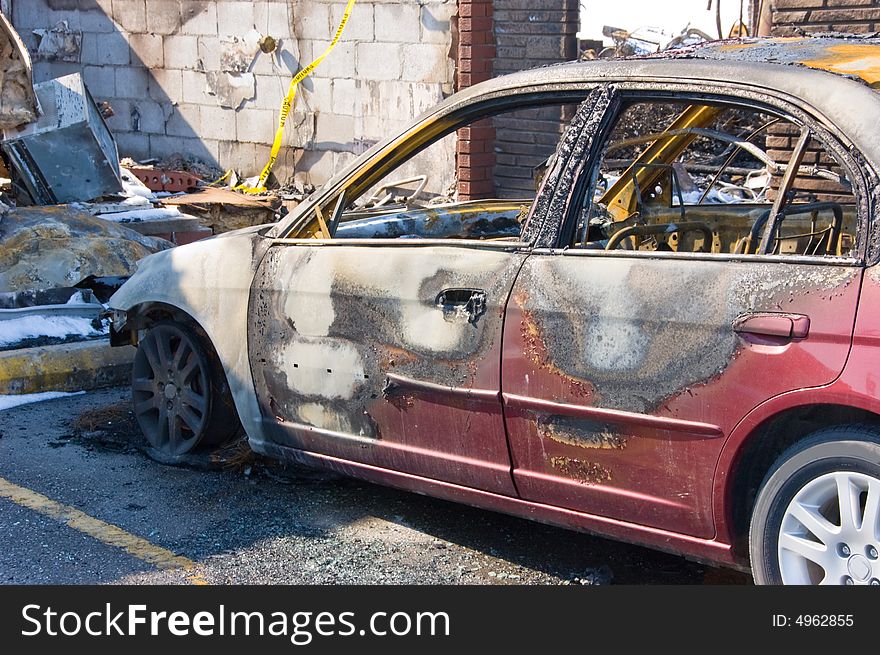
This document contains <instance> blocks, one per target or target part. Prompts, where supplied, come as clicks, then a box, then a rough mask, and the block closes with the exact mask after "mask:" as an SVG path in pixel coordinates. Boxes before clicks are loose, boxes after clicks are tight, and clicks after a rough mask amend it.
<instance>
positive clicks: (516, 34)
mask: <svg viewBox="0 0 880 655" xmlns="http://www.w3.org/2000/svg"><path fill="white" fill-rule="evenodd" d="M578 11H579V10H578V2H577V1H576V0H495V24H494V29H495V43H496V48H497V55H496V57H495V68H494V71H495V74H496V75H502V74H504V73H512V72H514V71H518V70H523V69H526V68H533V67H536V66H543V65H547V64H552V63H556V62H559V61H565V60H570V59H574V58H575V57H576V56H577V39H576V33H577V29H578V21H579V15H578ZM568 118H570V117H569V116H568V115H566V114H565V113H564V112H561V111H560V110H558V109H557V110H550V109H541V110H524V111H520V112H516V113H514V114H509V115H506V116H504V117H499V118H496V119H495V129H496V131H497V133H498V138H497V139H496V142H495V171H494V178H495V185H496V194H497V195H499V196H501V197H529V196H531V195H534V191H535V183H534V179H533V177H532V169H533V168H534V167H535V166H537V165H539V164H540V163H541V162H543V161H544V160H545V159H547V157H549V156H550V155H551V154H553V151H554V150H555V147H556V145H557V143H558V142H559V137H560V135H561V133H562V130H563V129H564V126H565V124H566V123H567V120H568Z"/></svg>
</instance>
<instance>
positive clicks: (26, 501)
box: [0, 478, 208, 585]
mask: <svg viewBox="0 0 880 655" xmlns="http://www.w3.org/2000/svg"><path fill="white" fill-rule="evenodd" d="M0 497H3V498H8V499H9V500H11V501H12V502H13V503H15V504H16V505H20V506H22V507H27V508H28V509H32V510H34V511H35V512H39V513H40V514H42V515H43V516H48V517H49V518H52V519H55V520H56V521H59V522H61V523H64V524H65V525H67V526H70V527H71V528H73V529H74V530H79V531H80V532H82V533H84V534H87V535H89V536H90V537H93V538H95V539H97V540H98V541H101V542H103V543H105V544H107V545H108V546H115V547H116V548H122V549H123V550H124V551H126V552H127V553H129V554H130V555H133V556H134V557H137V558H138V559H139V560H141V561H143V562H146V563H148V564H152V565H153V566H156V567H158V568H160V569H182V570H183V571H185V572H187V576H186V579H187V580H188V581H189V582H190V583H192V584H196V585H205V584H208V582H207V580H205V579H204V578H203V577H202V576H201V574H200V573H198V568H199V565H198V564H197V563H196V562H194V561H192V560H191V559H189V558H187V557H183V556H182V555H176V554H175V553H173V552H171V551H170V550H168V549H167V548H162V547H161V546H157V545H156V544H153V543H150V542H149V541H147V540H146V539H143V538H141V537H137V536H135V535H133V534H131V533H130V532H126V531H125V530H123V529H122V528H120V527H118V526H115V525H112V524H111V523H106V522H105V521H102V520H100V519H96V518H95V517H93V516H89V515H88V514H86V513H84V512H81V511H80V510H78V509H76V508H75V507H71V506H70V505H63V504H61V503H59V502H56V501H54V500H52V499H51V498H47V497H46V496H44V495H43V494H40V493H37V492H36V491H31V490H30V489H26V488H25V487H20V486H18V485H17V484H14V483H12V482H10V481H9V480H6V479H4V478H0Z"/></svg>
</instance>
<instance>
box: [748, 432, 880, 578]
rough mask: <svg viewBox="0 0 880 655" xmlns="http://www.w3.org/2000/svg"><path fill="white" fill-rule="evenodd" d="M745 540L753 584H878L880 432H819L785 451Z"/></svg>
mask: <svg viewBox="0 0 880 655" xmlns="http://www.w3.org/2000/svg"><path fill="white" fill-rule="evenodd" d="M749 542H750V543H749V546H750V551H751V561H752V573H753V575H754V578H755V582H757V583H758V584H795V585H812V584H825V585H880V432H878V430H876V429H874V428H865V427H842V428H832V429H827V430H822V431H820V432H817V433H816V434H814V435H813V436H811V437H809V438H808V439H806V440H804V441H803V442H800V443H798V444H795V445H794V446H792V447H791V448H790V449H788V450H787V451H786V452H784V453H783V454H782V455H781V456H780V457H779V459H778V460H777V461H776V464H774V466H773V467H772V468H771V469H770V472H769V473H768V474H767V477H766V478H765V479H764V483H763V484H762V486H761V489H760V491H759V492H758V498H757V502H756V503H755V509H754V512H753V514H752V521H751V529H750V534H749Z"/></svg>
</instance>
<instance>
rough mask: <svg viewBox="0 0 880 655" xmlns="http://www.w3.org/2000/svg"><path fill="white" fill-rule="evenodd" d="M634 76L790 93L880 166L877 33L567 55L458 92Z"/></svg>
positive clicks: (461, 96)
mask: <svg viewBox="0 0 880 655" xmlns="http://www.w3.org/2000/svg"><path fill="white" fill-rule="evenodd" d="M627 80H633V81H640V82H646V81H677V82H692V83H693V82H696V83H699V82H700V81H705V82H713V83H721V84H724V83H727V84H731V85H736V86H739V87H743V86H746V87H753V88H754V89H755V90H756V91H769V92H771V93H772V92H776V93H778V94H783V95H787V96H790V97H791V98H793V99H795V104H799V105H802V106H803V108H804V109H806V110H808V111H809V112H810V113H812V114H813V115H814V116H816V117H817V118H819V119H820V120H822V121H823V122H824V123H825V124H826V125H829V126H834V127H836V128H837V129H838V130H839V131H840V132H842V133H843V135H844V137H845V138H846V139H848V140H849V141H851V143H852V145H854V146H855V147H856V148H857V149H858V150H859V151H860V152H861V153H862V155H863V156H864V157H865V159H867V160H868V161H869V162H870V163H871V164H872V165H873V167H874V168H875V169H876V170H880V139H878V138H877V135H878V124H880V39H878V38H872V37H857V36H829V37H824V36H823V37H809V38H805V37H790V38H789V37H786V38H771V39H745V40H736V41H734V40H728V41H713V42H709V43H706V44H701V45H698V46H692V47H687V48H681V49H678V50H672V51H668V52H663V53H658V54H655V55H648V56H643V57H631V58H623V59H610V60H606V59H600V60H590V61H577V62H566V63H562V64H554V65H550V66H545V67H543V68H536V69H531V70H526V71H521V72H518V73H512V74H510V75H505V76H501V77H497V78H494V79H492V80H489V81H487V82H482V83H480V84H477V85H475V86H473V87H470V88H469V89H467V90H465V91H463V92H462V93H459V94H456V95H455V96H453V98H455V97H456V96H457V99H458V100H459V101H461V100H466V99H467V96H470V95H473V96H474V97H476V96H480V95H484V94H487V93H490V94H494V93H505V92H512V91H515V90H516V89H521V88H524V87H531V86H544V85H547V84H554V83H557V84H572V83H578V82H581V83H589V82H603V81H607V82H615V81H627ZM872 85H873V87H872ZM874 88H876V89H878V90H874ZM449 100H452V98H450V99H449ZM444 104H445V103H444ZM847 145H849V144H847Z"/></svg>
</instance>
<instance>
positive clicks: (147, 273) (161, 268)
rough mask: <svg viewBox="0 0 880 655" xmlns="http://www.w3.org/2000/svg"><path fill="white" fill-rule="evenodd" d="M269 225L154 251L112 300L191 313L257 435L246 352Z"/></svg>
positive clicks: (133, 307) (113, 305)
mask: <svg viewBox="0 0 880 655" xmlns="http://www.w3.org/2000/svg"><path fill="white" fill-rule="evenodd" d="M265 227H267V226H259V227H253V228H246V229H244V230H236V231H235V232H228V233H226V234H223V235H221V236H218V237H214V238H211V239H205V240H202V241H197V242H195V243H192V244H189V245H186V246H179V247H177V248H172V249H170V250H166V251H163V252H159V253H156V254H154V255H150V256H149V257H146V258H144V259H142V260H141V261H140V262H139V264H138V270H137V272H136V273H135V274H134V275H133V276H132V277H131V278H130V279H129V280H128V281H127V282H126V283H125V284H123V285H122V287H120V289H119V290H118V291H117V292H116V293H114V294H113V296H112V297H111V298H110V300H109V303H108V304H109V306H110V309H111V310H116V311H122V312H126V313H129V312H132V311H137V308H138V307H139V306H142V305H145V304H146V305H149V304H156V303H159V304H163V305H168V306H171V307H174V308H176V309H178V310H180V311H181V312H183V313H185V314H187V315H188V316H189V317H190V318H192V320H194V321H195V322H196V323H197V324H198V325H199V326H200V327H201V328H202V329H203V330H204V331H205V333H206V334H207V335H208V339H210V341H211V345H212V346H213V348H214V350H215V352H216V353H217V356H218V357H219V358H220V363H221V364H222V366H223V370H224V372H225V373H226V379H227V381H228V382H229V387H230V391H231V393H232V397H233V400H234V401H235V407H236V409H237V410H238V416H239V419H240V420H241V423H242V425H243V426H244V428H245V430H246V432H247V433H248V436H249V437H254V438H259V434H260V428H259V426H260V412H259V406H258V405H257V400H256V396H255V394H254V384H253V379H252V377H251V369H250V362H249V361H248V354H247V311H248V297H249V295H250V289H251V282H252V281H253V277H254V272H255V271H256V269H257V265H258V264H259V262H260V260H261V259H262V257H263V255H264V254H265V252H266V250H267V249H268V247H269V244H270V243H271V240H270V239H266V238H264V237H262V236H261V235H260V233H261V232H262V231H264V230H261V229H260V228H265Z"/></svg>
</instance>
